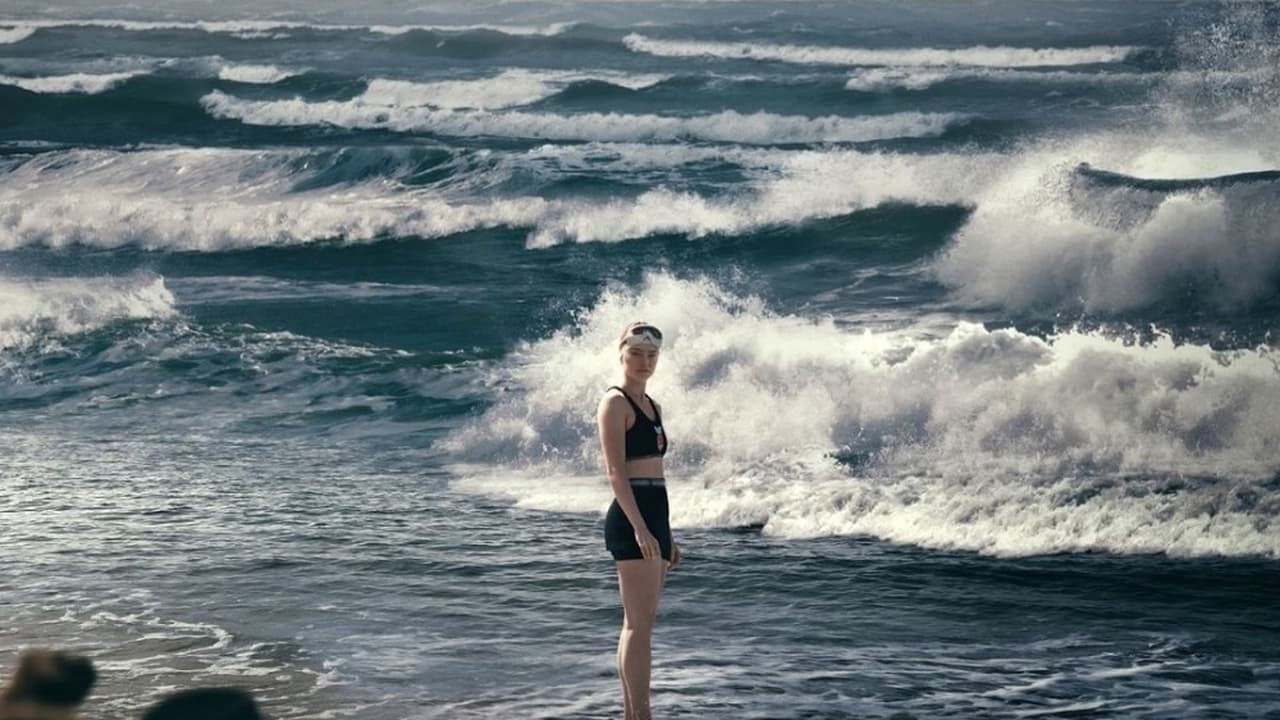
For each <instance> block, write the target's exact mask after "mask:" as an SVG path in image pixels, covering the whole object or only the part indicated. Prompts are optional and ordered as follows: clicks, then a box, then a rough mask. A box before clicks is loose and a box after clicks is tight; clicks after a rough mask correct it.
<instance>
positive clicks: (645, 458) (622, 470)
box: [596, 322, 680, 720]
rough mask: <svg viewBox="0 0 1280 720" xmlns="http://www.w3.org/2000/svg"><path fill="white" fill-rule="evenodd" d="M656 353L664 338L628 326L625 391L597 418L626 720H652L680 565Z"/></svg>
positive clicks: (610, 395)
mask: <svg viewBox="0 0 1280 720" xmlns="http://www.w3.org/2000/svg"><path fill="white" fill-rule="evenodd" d="M661 349H662V331H661V330H659V329H658V328H656V327H654V326H652V325H649V324H648V323H643V322H636V323H632V324H630V325H628V326H627V327H626V328H625V329H624V330H623V331H622V337H621V338H619V340H618V351H619V353H620V355H621V357H620V363H621V365H622V384H621V385H615V386H613V387H610V388H609V390H608V392H606V393H605V396H604V398H603V399H601V400H600V407H599V409H598V410H597V412H596V422H597V426H598V429H599V433H600V446H601V448H602V449H603V450H604V462H605V468H606V470H607V471H608V473H609V486H610V487H611V488H612V489H613V497H614V500H613V504H612V505H610V506H609V512H608V514H607V515H606V516H605V522H604V540H605V547H607V548H608V549H609V552H610V553H612V554H613V559H614V560H615V561H616V563H617V566H618V591H619V593H620V594H621V595H622V611H623V618H622V634H621V635H620V636H619V637H618V676H619V677H620V678H621V680H622V698H623V702H624V705H625V712H626V720H650V717H651V715H650V713H649V671H650V667H651V657H652V655H651V646H652V640H653V625H654V620H655V619H656V617H657V614H658V599H659V598H660V597H661V596H662V586H663V584H664V583H665V582H666V579H667V570H669V569H672V568H674V567H676V566H677V565H679V564H680V548H679V546H677V545H676V542H675V539H674V538H672V537H671V522H670V519H669V510H668V506H667V488H666V484H665V482H664V480H663V474H662V456H663V455H665V454H666V453H667V435H666V432H665V431H664V430H663V427H662V411H661V409H660V408H659V407H658V404H657V403H656V402H654V401H653V399H652V398H650V397H649V396H648V395H646V394H645V385H646V384H647V383H648V381H649V378H650V377H651V376H652V375H653V371H654V369H655V368H656V367H657V365H658V352H659V351H660V350H661Z"/></svg>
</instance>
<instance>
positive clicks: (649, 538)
mask: <svg viewBox="0 0 1280 720" xmlns="http://www.w3.org/2000/svg"><path fill="white" fill-rule="evenodd" d="M636 544H637V545H639V546H640V554H641V555H642V556H643V557H644V559H645V560H653V559H654V558H660V557H662V548H661V547H659V545H658V538H656V537H654V536H653V533H651V532H649V529H648V528H643V529H640V530H636Z"/></svg>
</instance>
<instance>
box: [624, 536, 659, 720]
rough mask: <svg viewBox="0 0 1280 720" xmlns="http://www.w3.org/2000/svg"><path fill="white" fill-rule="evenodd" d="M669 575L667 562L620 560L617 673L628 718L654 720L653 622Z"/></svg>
mask: <svg viewBox="0 0 1280 720" xmlns="http://www.w3.org/2000/svg"><path fill="white" fill-rule="evenodd" d="M666 574H667V562H666V561H665V560H662V559H661V558H656V559H653V560H622V561H619V562H618V590H619V592H620V593H621V594H622V612H623V617H622V634H621V635H620V636H619V637H618V674H619V676H620V677H621V679H622V697H623V701H624V702H625V703H626V720H651V717H652V716H651V715H650V714H649V671H650V667H651V665H652V643H653V625H654V621H655V620H656V619H657V615H658V599H659V598H660V597H662V583H663V580H665V578H666Z"/></svg>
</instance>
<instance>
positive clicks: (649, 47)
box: [622, 33, 1137, 67]
mask: <svg viewBox="0 0 1280 720" xmlns="http://www.w3.org/2000/svg"><path fill="white" fill-rule="evenodd" d="M622 41H623V43H624V44H625V45H626V46H627V47H628V48H629V49H630V50H632V51H633V52H639V53H647V54H649V55H658V56H663V57H712V58H719V59H725V60H775V61H780V62H788V63H796V64H801V65H908V66H972V67H1054V66H1069V65H1094V64H1099V63H1115V62H1121V61H1123V60H1125V59H1126V58H1127V57H1128V56H1129V55H1130V54H1132V53H1133V52H1134V51H1136V50H1137V48H1134V47H1128V46H1110V45H1106V46H1104V45H1095V46H1092V47H1084V48H1019V47H1007V46H987V45H978V46H974V47H967V48H954V49H945V48H875V49H873V48H854V47H824V46H813V45H778V44H770V43H743V42H712V41H691V40H660V39H655V38H650V37H646V36H644V35H640V34H637V33H632V34H630V35H627V36H626V37H625V38H623V40H622Z"/></svg>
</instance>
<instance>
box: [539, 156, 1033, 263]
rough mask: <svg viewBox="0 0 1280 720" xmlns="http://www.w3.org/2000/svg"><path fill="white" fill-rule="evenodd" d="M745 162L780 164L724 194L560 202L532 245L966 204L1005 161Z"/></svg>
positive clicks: (728, 231) (663, 193)
mask: <svg viewBox="0 0 1280 720" xmlns="http://www.w3.org/2000/svg"><path fill="white" fill-rule="evenodd" d="M747 160H748V161H750V160H755V161H756V162H761V161H764V162H770V163H776V172H775V173H773V174H772V177H767V178H765V179H762V180H760V181H758V182H757V183H756V184H755V185H754V186H753V187H749V188H745V189H744V190H742V191H739V192H737V193H734V194H731V195H729V196H726V197H720V198H706V197H702V196H700V195H695V194H692V193H679V192H674V191H670V190H665V189H658V190H650V191H648V192H645V193H643V194H642V195H640V196H639V197H638V198H636V199H634V200H615V201H610V202H604V203H586V202H583V203H574V202H571V201H562V202H560V203H558V204H557V208H556V209H557V212H556V213H555V214H553V215H549V216H548V217H546V218H544V219H543V220H541V221H540V222H539V223H538V226H537V227H536V228H535V230H534V231H533V232H532V233H531V234H530V236H529V246H530V247H534V248H541V247H548V246H551V245H555V244H558V243H561V242H566V241H571V242H597V241H612V242H616V241H619V240H627V239H632V238H639V237H645V236H648V235H654V234H658V233H674V234H682V235H687V236H690V237H701V236H705V235H709V234H725V235H736V234H740V233H744V232H747V231H750V230H753V229H757V228H761V227H767V226H780V225H790V224H796V223H800V222H805V221H808V220H814V219H819V218H826V217H836V216H840V215H847V214H849V213H851V212H854V211H857V210H863V209H866V208H870V207H875V206H878V205H882V204H884V203H887V202H902V203H910V204H918V205H966V204H969V203H970V202H972V200H973V198H974V197H975V195H976V194H977V193H978V192H979V191H980V190H981V189H982V188H984V187H986V186H988V185H990V184H991V183H993V182H995V180H996V178H997V177H998V176H999V173H1000V172H1001V171H1002V168H1003V167H1004V166H1005V164H1006V163H1007V162H1008V159H1007V158H1005V157H1004V156H1001V155H996V154H987V153H975V154H969V155H966V154H943V155H904V154H896V153H865V152H855V151H824V152H819V151H806V152H791V153H776V154H773V155H762V154H757V155H756V156H755V157H754V158H751V157H748V158H747Z"/></svg>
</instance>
